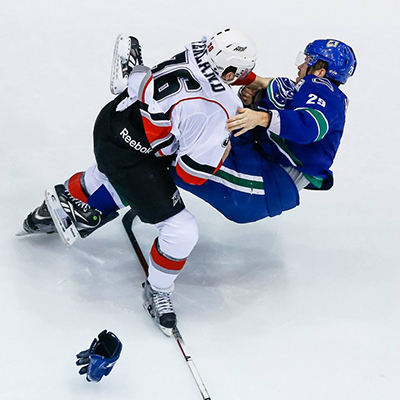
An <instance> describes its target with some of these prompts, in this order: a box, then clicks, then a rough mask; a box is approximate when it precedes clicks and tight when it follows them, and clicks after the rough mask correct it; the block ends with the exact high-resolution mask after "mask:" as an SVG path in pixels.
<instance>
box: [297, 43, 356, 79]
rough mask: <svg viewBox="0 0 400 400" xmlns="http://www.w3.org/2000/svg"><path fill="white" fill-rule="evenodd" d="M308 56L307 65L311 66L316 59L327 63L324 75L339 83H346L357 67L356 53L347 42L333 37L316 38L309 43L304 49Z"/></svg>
mask: <svg viewBox="0 0 400 400" xmlns="http://www.w3.org/2000/svg"><path fill="white" fill-rule="evenodd" d="M304 54H305V55H306V56H308V58H307V60H308V63H307V65H308V66H310V67H313V66H314V65H315V64H316V63H317V61H318V60H323V61H326V62H327V63H328V70H327V72H326V77H327V78H329V79H333V80H335V81H337V82H339V83H346V81H347V79H348V78H349V77H350V76H353V75H354V72H355V70H356V67H357V60H356V55H355V54H354V51H353V49H352V48H351V47H350V46H348V45H347V44H345V43H343V42H340V41H339V40H335V39H318V40H314V41H313V42H311V43H309V44H308V45H307V47H306V49H305V50H304Z"/></svg>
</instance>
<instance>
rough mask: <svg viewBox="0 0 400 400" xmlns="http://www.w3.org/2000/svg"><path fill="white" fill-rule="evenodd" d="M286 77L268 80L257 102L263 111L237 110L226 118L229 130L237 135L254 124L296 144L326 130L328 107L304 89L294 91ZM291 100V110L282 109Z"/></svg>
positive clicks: (330, 111)
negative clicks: (264, 92)
mask: <svg viewBox="0 0 400 400" xmlns="http://www.w3.org/2000/svg"><path fill="white" fill-rule="evenodd" d="M293 89H294V86H292V84H291V81H289V80H287V79H286V78H276V79H274V80H273V81H271V82H270V84H269V86H268V88H267V91H266V94H265V97H264V98H263V99H262V101H261V103H260V105H262V106H263V107H264V109H263V110H258V111H254V110H250V109H239V110H238V114H237V115H236V116H235V117H233V118H231V119H229V120H228V123H227V128H228V130H229V131H237V132H236V133H235V136H239V135H241V134H243V133H245V132H246V131H248V130H250V129H253V128H254V127H256V126H261V127H264V128H266V129H268V130H269V131H270V132H271V133H274V134H276V135H278V136H281V137H282V138H284V139H288V140H291V141H293V142H296V143H300V144H307V143H312V142H315V141H318V140H321V139H322V138H323V137H324V136H325V135H326V133H327V132H328V130H329V119H330V118H329V116H331V114H333V112H332V110H331V109H332V106H331V105H330V104H329V103H327V101H325V100H324V99H320V98H319V97H318V96H317V95H315V94H311V93H309V90H308V89H305V90H302V91H301V92H297V94H296V98H294V91H293ZM314 98H315V101H314V100H313V99H314ZM289 100H290V101H293V103H292V104H293V105H294V106H295V108H294V109H285V107H286V104H287V102H288V101H289Z"/></svg>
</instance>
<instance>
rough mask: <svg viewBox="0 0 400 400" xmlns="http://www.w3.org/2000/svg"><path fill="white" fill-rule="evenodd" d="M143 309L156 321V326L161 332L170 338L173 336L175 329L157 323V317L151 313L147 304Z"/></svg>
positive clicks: (144, 304)
mask: <svg viewBox="0 0 400 400" xmlns="http://www.w3.org/2000/svg"><path fill="white" fill-rule="evenodd" d="M143 308H144V309H145V311H146V313H147V314H149V316H150V317H151V319H152V320H153V321H154V323H155V324H156V326H158V328H159V329H160V331H161V332H162V333H163V334H164V335H165V336H168V337H171V336H172V334H173V329H174V328H166V327H165V326H162V325H160V324H159V323H157V320H156V318H155V316H154V315H153V314H152V313H151V310H150V308H149V306H148V305H147V304H146V303H143Z"/></svg>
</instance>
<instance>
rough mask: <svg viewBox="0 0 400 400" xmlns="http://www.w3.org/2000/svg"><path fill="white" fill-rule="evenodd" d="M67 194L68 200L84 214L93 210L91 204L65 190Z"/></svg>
mask: <svg viewBox="0 0 400 400" xmlns="http://www.w3.org/2000/svg"><path fill="white" fill-rule="evenodd" d="M65 194H66V195H67V197H68V200H69V201H70V202H71V203H72V204H73V205H74V206H76V207H78V208H80V209H81V210H82V211H83V212H87V211H88V210H89V208H91V207H90V206H89V204H87V203H85V202H84V201H82V200H79V199H77V198H76V197H74V196H72V194H71V193H70V192H69V191H68V190H65Z"/></svg>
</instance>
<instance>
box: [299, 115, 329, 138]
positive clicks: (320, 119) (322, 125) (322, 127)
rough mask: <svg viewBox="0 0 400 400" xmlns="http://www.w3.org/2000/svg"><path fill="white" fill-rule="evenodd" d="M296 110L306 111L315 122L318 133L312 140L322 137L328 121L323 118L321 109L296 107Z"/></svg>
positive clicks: (325, 132)
mask: <svg viewBox="0 0 400 400" xmlns="http://www.w3.org/2000/svg"><path fill="white" fill-rule="evenodd" d="M296 110H304V111H307V112H308V113H309V114H310V115H311V116H312V117H313V118H314V120H315V122H316V123H317V127H318V135H317V138H316V139H315V140H314V142H318V140H321V139H323V138H324V137H325V135H326V134H327V133H328V130H329V122H328V120H327V119H326V118H325V115H324V114H323V113H322V112H321V111H319V110H316V109H315V108H296ZM296 110H295V111H296Z"/></svg>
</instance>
